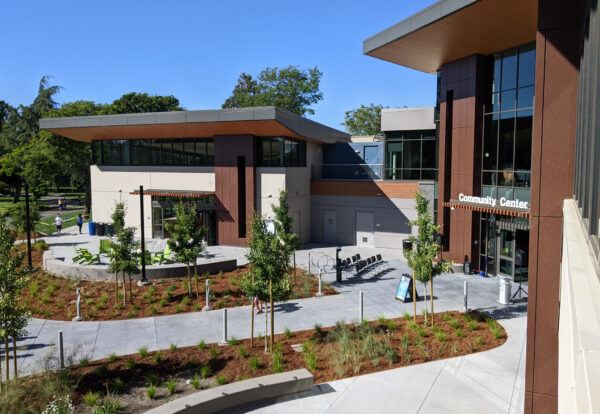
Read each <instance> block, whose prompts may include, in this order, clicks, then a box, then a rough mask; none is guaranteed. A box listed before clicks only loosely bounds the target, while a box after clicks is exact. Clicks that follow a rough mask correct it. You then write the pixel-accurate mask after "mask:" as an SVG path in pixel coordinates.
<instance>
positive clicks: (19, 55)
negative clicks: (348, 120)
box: [0, 0, 435, 128]
mask: <svg viewBox="0 0 600 414" xmlns="http://www.w3.org/2000/svg"><path fill="white" fill-rule="evenodd" d="M433 2H434V1H433V0H410V1H409V0H402V1H401V0H395V1H394V0H388V1H385V0H370V1H355V0H351V1H342V0H321V1H318V0H314V1H313V0H305V1H293V2H292V1H282V0H279V1H259V0H255V1H238V0H235V1H234V0H231V1H225V0H222V1H211V2H209V1H202V0H196V1H192V0H189V1H188V0H172V1H155V0H147V1H141V0H140V1H123V0H121V1H116V0H114V1H113V0H103V1H85V2H84V1H81V0H78V1H75V0H73V1H66V0H65V1H59V0H57V1H47V0H46V1H11V2H5V4H4V5H3V10H2V14H3V19H2V24H1V25H0V39H3V40H2V41H1V42H0V57H1V60H0V62H1V63H0V99H3V100H6V101H8V102H9V103H11V104H13V105H16V104H20V103H29V102H31V100H32V99H33V97H34V96H35V93H36V88H37V84H38V82H39V79H40V78H41V77H42V75H51V76H53V82H54V83H55V84H58V85H61V86H62V87H63V88H64V89H63V90H62V92H61V93H60V95H58V101H59V102H61V103H62V102H68V101H72V100H77V99H89V100H94V101H97V102H111V101H113V100H114V99H116V98H117V97H119V96H121V95H122V94H123V93H126V92H131V91H136V92H148V93H151V94H166V95H170V94H172V95H175V96H176V97H177V98H179V100H180V102H181V104H182V105H183V106H184V107H185V108H186V109H208V108H219V107H220V106H221V104H222V103H223V101H224V100H225V99H226V98H227V97H228V96H229V94H230V92H231V90H232V89H233V86H234V84H235V82H236V80H237V77H238V75H239V74H240V73H241V72H248V73H251V74H256V73H258V72H259V71H260V69H262V68H264V67H267V66H286V65H288V64H293V65H298V66H300V67H303V68H307V67H312V66H315V65H316V66H318V67H319V68H320V69H321V70H322V71H323V79H322V83H321V90H322V92H323V95H324V99H323V101H322V102H321V103H319V104H318V105H316V106H315V107H314V109H315V112H316V113H315V115H314V116H311V118H312V119H315V120H316V121H319V122H322V123H325V124H327V125H330V126H332V127H338V128H341V126H340V124H341V122H342V121H343V115H344V111H346V110H348V109H352V108H354V107H357V106H358V105H360V104H363V103H364V104H368V103H371V102H374V103H381V104H383V105H385V106H404V105H407V106H424V105H433V104H434V103H435V77H434V76H433V75H429V74H423V73H420V72H417V71H414V70H411V69H406V68H402V67H400V66H398V65H394V64H391V63H387V62H384V61H380V60H378V59H374V58H371V57H368V56H364V55H363V54H362V41H363V40H364V39H365V38H367V37H369V36H371V35H373V34H375V33H377V32H379V31H381V30H383V29H385V28H387V27H389V26H390V25H392V24H394V23H396V22H398V21H400V20H402V19H403V18H405V17H407V16H409V15H411V14H413V13H415V12H416V11H419V10H420V9H422V8H423V7H426V6H428V5H430V4H432V3H433Z"/></svg>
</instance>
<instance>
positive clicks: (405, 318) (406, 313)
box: [402, 312, 411, 322]
mask: <svg viewBox="0 0 600 414" xmlns="http://www.w3.org/2000/svg"><path fill="white" fill-rule="evenodd" d="M402 317H403V318H404V320H405V321H407V322H408V321H410V318H411V316H410V313H408V312H404V315H403V316H402Z"/></svg>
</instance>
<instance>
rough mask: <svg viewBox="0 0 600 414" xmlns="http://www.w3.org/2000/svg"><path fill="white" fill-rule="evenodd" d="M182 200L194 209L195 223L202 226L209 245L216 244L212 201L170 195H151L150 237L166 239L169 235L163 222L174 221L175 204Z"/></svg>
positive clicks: (215, 222)
mask: <svg viewBox="0 0 600 414" xmlns="http://www.w3.org/2000/svg"><path fill="white" fill-rule="evenodd" d="M179 202H183V203H186V204H192V205H193V206H194V207H195V209H196V218H197V224H198V226H199V227H204V229H205V231H206V241H207V243H208V245H209V246H213V245H215V244H217V220H216V212H215V208H214V201H212V200H208V201H207V200H204V199H185V198H182V199H177V198H171V197H153V199H152V237H154V238H160V239H168V238H170V237H171V235H170V234H169V232H168V230H167V228H166V226H165V224H167V223H175V221H176V214H175V206H176V205H177V204H178V203H179Z"/></svg>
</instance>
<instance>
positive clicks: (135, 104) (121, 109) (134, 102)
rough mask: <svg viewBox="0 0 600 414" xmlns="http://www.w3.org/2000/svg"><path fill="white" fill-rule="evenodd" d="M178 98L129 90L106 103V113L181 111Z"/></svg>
mask: <svg viewBox="0 0 600 414" xmlns="http://www.w3.org/2000/svg"><path fill="white" fill-rule="evenodd" d="M181 110H182V108H181V107H180V106H179V99H177V98H175V97H174V96H173V95H169V96H161V95H149V94H147V93H140V92H129V93H126V94H124V95H123V96H121V97H120V98H119V99H117V100H115V101H113V103H112V104H110V105H108V107H107V110H106V113H110V114H132V113H140V112H167V111H181Z"/></svg>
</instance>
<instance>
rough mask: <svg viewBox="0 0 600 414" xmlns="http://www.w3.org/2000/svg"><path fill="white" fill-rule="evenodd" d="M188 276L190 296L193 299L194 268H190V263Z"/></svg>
mask: <svg viewBox="0 0 600 414" xmlns="http://www.w3.org/2000/svg"><path fill="white" fill-rule="evenodd" d="M187 277H188V296H189V297H190V299H191V298H192V297H193V296H192V269H191V268H190V265H188V267H187Z"/></svg>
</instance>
